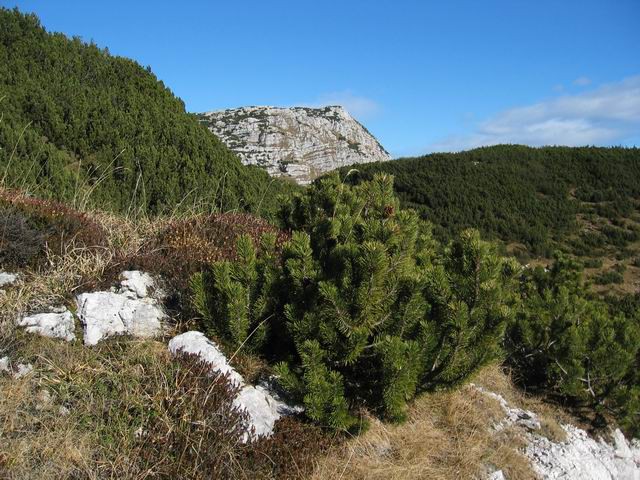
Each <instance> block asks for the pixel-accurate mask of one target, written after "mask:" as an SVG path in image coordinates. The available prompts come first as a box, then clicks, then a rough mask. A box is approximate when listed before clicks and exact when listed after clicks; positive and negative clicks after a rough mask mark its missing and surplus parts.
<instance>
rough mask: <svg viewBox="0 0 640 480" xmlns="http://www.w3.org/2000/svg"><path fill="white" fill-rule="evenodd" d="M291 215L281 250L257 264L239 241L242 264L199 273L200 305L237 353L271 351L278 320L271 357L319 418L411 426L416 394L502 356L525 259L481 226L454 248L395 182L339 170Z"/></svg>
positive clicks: (294, 204) (268, 252)
mask: <svg viewBox="0 0 640 480" xmlns="http://www.w3.org/2000/svg"><path fill="white" fill-rule="evenodd" d="M281 218H282V222H283V224H284V227H285V228H287V229H289V230H291V231H292V236H291V240H290V241H288V242H287V243H285V244H284V247H283V250H282V254H281V255H280V256H276V255H274V254H273V253H272V252H273V248H272V247H268V248H267V247H266V246H265V245H263V246H262V248H261V251H262V252H263V253H262V255H259V256H256V254H255V247H254V246H253V244H252V243H251V241H249V240H248V239H247V238H241V239H240V241H239V244H238V259H237V261H235V262H219V263H215V264H213V265H212V266H211V267H210V268H209V269H208V270H207V271H206V272H204V273H203V274H202V275H198V276H196V277H194V281H193V291H194V301H195V303H196V304H197V305H198V306H199V310H200V311H201V312H202V313H203V317H204V318H205V319H206V320H207V324H208V325H209V326H210V328H212V329H213V331H214V332H215V333H216V334H218V335H219V336H220V337H222V338H223V339H226V340H227V341H229V342H230V343H232V344H234V345H236V346H238V347H239V346H241V345H243V344H244V343H246V344H248V345H251V347H252V348H255V349H259V348H260V345H261V343H262V339H264V338H265V335H266V331H265V329H266V328H267V325H268V327H269V329H270V336H269V337H268V338H269V339H270V341H268V342H266V343H265V344H264V348H263V349H262V352H263V353H270V354H271V355H272V357H275V358H276V359H279V360H280V362H279V363H278V364H277V366H276V373H277V375H278V376H279V378H280V382H281V384H282V386H283V387H285V389H286V390H287V391H288V392H289V393H290V394H291V395H292V396H293V397H294V398H295V399H296V400H298V401H300V402H302V403H303V404H304V405H305V408H306V412H307V415H308V416H309V417H310V418H311V419H313V420H315V421H317V422H319V423H322V424H324V425H328V426H331V427H333V428H336V429H347V428H349V427H352V426H353V425H355V422H356V417H355V415H354V411H355V410H356V409H357V408H359V407H367V408H369V409H371V410H373V411H376V412H378V413H379V414H381V415H384V416H386V417H388V418H391V419H396V420H400V419H402V418H403V417H404V415H405V408H406V402H407V401H408V400H410V399H411V398H412V397H413V396H414V395H415V394H416V393H417V392H419V391H423V390H426V389H433V388H437V387H438V386H443V385H452V384H454V383H457V382H460V381H463V380H464V379H465V378H467V377H468V376H469V375H470V374H471V373H473V372H474V371H476V369H477V368H479V367H480V366H482V365H484V364H486V363H487V362H488V361H490V360H492V359H494V358H495V357H496V355H497V354H498V353H499V351H500V344H501V341H502V334H503V331H504V328H505V325H506V322H507V321H508V320H509V318H510V316H511V308H510V304H511V303H512V296H511V295H510V293H509V292H510V283H511V279H512V278H513V276H514V274H515V273H516V267H515V265H514V263H512V262H510V261H507V260H504V259H502V258H500V257H499V256H498V255H496V253H495V251H494V250H493V248H492V247H491V246H490V245H489V244H487V243H485V242H483V241H481V240H480V238H479V235H478V233H477V232H475V231H472V230H469V231H465V232H463V233H462V234H461V235H460V237H459V238H458V239H457V240H456V241H454V242H452V244H451V245H450V246H449V247H447V248H446V249H443V248H442V247H441V246H440V245H439V244H438V243H437V242H436V241H434V239H433V238H432V236H431V233H430V228H429V226H428V224H426V223H424V222H423V221H421V220H420V219H419V218H418V216H417V214H416V213H415V212H413V211H411V210H401V209H400V208H399V204H398V200H397V198H396V197H395V195H394V193H393V179H392V177H390V176H385V175H380V176H376V177H375V178H374V179H373V180H372V181H371V182H366V183H362V184H360V185H358V186H349V185H345V184H344V183H342V182H341V181H340V178H339V177H338V176H337V175H333V176H329V177H327V178H324V179H322V180H320V181H319V182H317V183H316V184H314V185H313V186H311V187H310V188H309V189H308V190H307V191H306V192H305V193H304V194H302V195H298V196H296V197H295V198H294V199H293V200H292V201H291V203H290V204H287V205H285V206H284V207H283V208H282V211H281ZM264 243H266V244H269V245H270V244H272V243H273V238H269V237H267V238H266V239H265V240H264V241H263V244H264ZM273 344H277V345H278V348H277V349H275V350H276V351H275V352H274V348H273ZM269 345H271V348H269Z"/></svg>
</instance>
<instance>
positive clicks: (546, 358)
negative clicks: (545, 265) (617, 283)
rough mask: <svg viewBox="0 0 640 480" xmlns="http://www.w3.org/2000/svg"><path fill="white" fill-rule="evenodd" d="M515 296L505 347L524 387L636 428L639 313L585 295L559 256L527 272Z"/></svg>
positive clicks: (574, 267)
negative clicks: (517, 297)
mask: <svg viewBox="0 0 640 480" xmlns="http://www.w3.org/2000/svg"><path fill="white" fill-rule="evenodd" d="M520 296H521V299H522V303H521V305H520V307H519V308H518V313H517V315H516V316H515V319H514V321H513V322H512V323H511V324H510V326H509V328H508V333H507V335H506V337H505V344H506V349H507V351H508V352H509V358H508V359H509V362H510V363H511V365H512V366H514V367H515V368H516V373H517V376H519V377H520V379H521V381H522V383H524V384H525V385H526V386H528V387H537V388H542V389H545V390H547V391H551V392H554V393H556V394H559V395H561V396H562V397H565V398H569V399H571V400H573V402H574V403H577V404H578V405H583V406H589V407H592V408H594V409H595V411H596V412H601V413H602V412H604V411H607V412H609V413H615V414H616V415H617V416H618V417H619V418H620V419H621V420H622V421H623V423H624V424H627V425H628V426H629V427H630V428H631V430H633V429H634V428H635V429H636V430H637V429H638V428H640V416H639V414H638V409H637V407H638V405H640V382H639V381H638V380H639V378H638V375H637V370H638V365H639V363H638V360H639V359H640V356H639V353H640V349H639V348H640V321H638V320H639V319H638V318H637V316H638V314H637V312H635V318H634V317H633V315H629V314H628V312H625V311H624V309H622V308H613V307H610V306H608V305H607V304H606V303H605V302H603V301H601V300H598V299H593V298H590V297H589V296H588V290H587V289H586V288H585V286H584V284H583V281H582V272H581V269H580V265H578V264H577V263H576V262H574V261H571V260H568V259H567V258H564V257H561V256H558V257H556V261H555V264H554V265H553V266H552V267H551V268H550V269H549V270H548V271H545V270H543V269H542V268H536V269H534V270H531V271H529V272H527V273H526V274H525V275H524V276H523V278H522V282H521V294H520ZM632 424H634V425H635V427H634V426H633V425H632Z"/></svg>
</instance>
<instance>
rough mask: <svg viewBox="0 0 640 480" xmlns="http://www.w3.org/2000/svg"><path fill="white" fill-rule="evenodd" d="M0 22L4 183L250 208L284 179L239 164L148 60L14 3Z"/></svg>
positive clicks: (122, 204)
mask: <svg viewBox="0 0 640 480" xmlns="http://www.w3.org/2000/svg"><path fill="white" fill-rule="evenodd" d="M0 27H1V28H0V99H1V101H0V115H2V121H1V122H0V147H1V149H0V165H2V167H3V168H2V169H0V180H2V181H3V183H4V186H5V187H22V188H24V187H26V188H29V189H31V190H34V191H35V192H36V193H39V194H44V195H49V196H53V197H56V198H58V199H64V200H71V199H73V200H74V201H75V203H76V204H78V203H84V204H86V203H87V201H88V199H89V198H91V201H92V202H93V203H94V204H96V205H100V206H103V207H109V208H113V209H117V210H126V209H128V208H130V207H132V206H133V207H136V208H142V209H146V210H148V211H151V212H159V211H162V210H164V209H166V208H172V207H173V206H175V205H176V204H178V203H179V202H181V201H182V200H183V199H184V198H185V197H187V200H186V202H189V203H193V202H194V198H206V201H208V202H210V203H212V204H215V205H216V206H218V207H221V208H223V209H230V208H236V207H241V208H252V207H255V206H257V205H258V204H259V203H260V202H261V200H262V198H263V197H265V199H266V200H265V201H266V202H268V201H270V199H271V198H274V197H275V195H273V193H275V192H276V191H279V190H281V189H282V188H285V187H283V186H282V185H281V184H280V183H279V182H272V180H271V179H269V177H268V176H267V175H266V174H265V173H264V172H262V171H260V170H258V169H250V168H246V167H243V166H242V165H241V163H240V161H239V160H238V159H237V158H236V157H235V156H234V154H233V153H232V152H230V151H229V150H228V149H227V148H226V147H225V146H224V144H222V143H221V142H220V141H219V140H218V139H217V138H215V137H214V136H213V135H211V134H210V133H209V132H208V131H207V130H206V129H205V128H204V127H202V126H201V125H199V124H198V122H197V120H196V119H195V118H194V117H193V116H192V115H189V114H187V113H186V112H185V108H184V104H183V102H182V101H181V100H180V99H179V98H177V97H175V96H174V95H173V94H172V93H171V91H170V90H169V89H167V88H166V87H165V86H164V84H163V83H162V82H161V81H159V80H158V79H157V78H156V77H155V76H154V75H153V74H152V73H151V71H150V69H149V68H148V67H147V69H144V68H143V67H141V66H140V65H139V64H137V63H136V62H134V61H132V60H129V59H126V58H121V57H114V56H112V55H110V54H109V52H108V50H106V49H104V50H102V49H100V48H98V47H97V46H96V45H94V44H86V43H83V42H82V41H81V40H80V39H78V38H74V39H69V38H67V37H65V36H64V35H62V34H58V33H54V34H51V33H47V32H46V31H45V30H44V28H42V27H41V25H40V23H39V21H38V19H37V17H35V16H34V15H24V14H22V13H20V12H18V11H17V10H13V11H10V10H7V9H2V10H0ZM268 186H270V188H271V190H270V194H269V195H266V196H265V195H264V193H265V190H266V189H267V188H268ZM287 188H288V187H287Z"/></svg>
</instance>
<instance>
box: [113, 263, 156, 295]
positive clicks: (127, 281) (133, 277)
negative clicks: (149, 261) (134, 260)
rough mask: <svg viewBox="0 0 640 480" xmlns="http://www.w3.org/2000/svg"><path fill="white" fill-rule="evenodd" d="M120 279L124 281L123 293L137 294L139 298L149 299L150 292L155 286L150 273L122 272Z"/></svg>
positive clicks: (122, 282)
mask: <svg viewBox="0 0 640 480" xmlns="http://www.w3.org/2000/svg"><path fill="white" fill-rule="evenodd" d="M120 277H121V278H122V279H123V280H122V281H121V282H120V287H121V288H122V291H123V292H125V291H129V292H132V293H135V294H136V296H137V297H138V298H145V297H148V296H149V290H150V289H151V288H152V287H153V286H154V282H153V278H151V276H150V275H149V274H148V273H144V272H140V271H138V270H130V271H126V272H122V273H121V274H120Z"/></svg>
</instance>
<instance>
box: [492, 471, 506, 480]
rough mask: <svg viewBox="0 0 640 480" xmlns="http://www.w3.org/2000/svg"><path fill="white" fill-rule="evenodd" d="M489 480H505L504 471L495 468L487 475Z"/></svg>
mask: <svg viewBox="0 0 640 480" xmlns="http://www.w3.org/2000/svg"><path fill="white" fill-rule="evenodd" d="M489 480H505V478H504V473H502V470H496V471H495V472H493V473H492V474H491V475H489Z"/></svg>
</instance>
